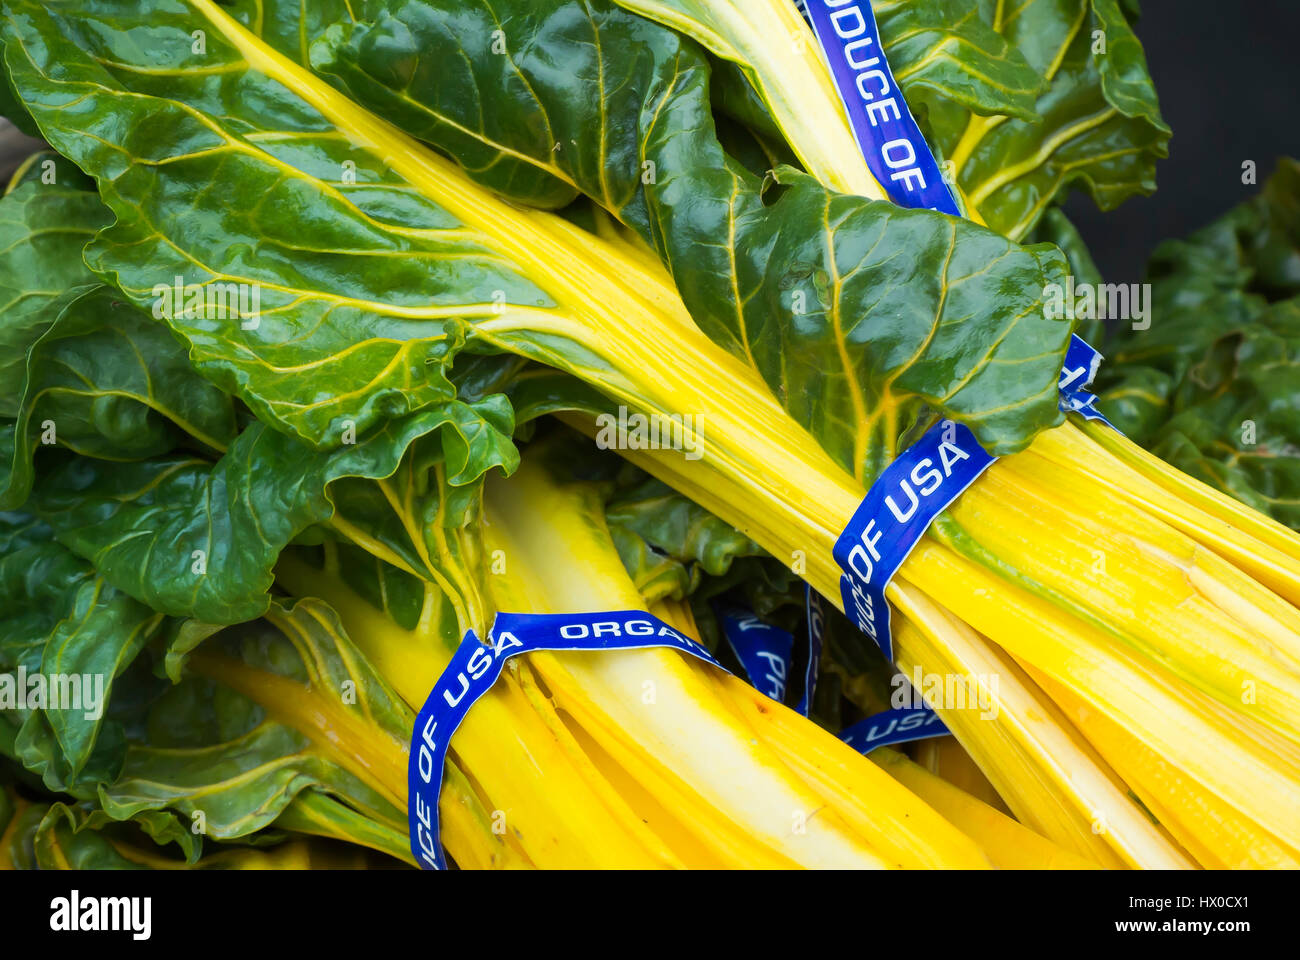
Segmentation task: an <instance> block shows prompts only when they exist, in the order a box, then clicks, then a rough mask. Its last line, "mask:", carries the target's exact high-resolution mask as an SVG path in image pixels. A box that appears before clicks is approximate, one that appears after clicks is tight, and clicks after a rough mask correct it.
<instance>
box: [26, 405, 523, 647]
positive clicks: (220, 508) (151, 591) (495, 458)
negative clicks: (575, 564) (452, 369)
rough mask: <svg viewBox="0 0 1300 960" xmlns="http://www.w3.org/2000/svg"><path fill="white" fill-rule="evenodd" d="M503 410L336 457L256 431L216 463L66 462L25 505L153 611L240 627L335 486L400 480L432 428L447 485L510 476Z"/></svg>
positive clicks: (364, 441)
mask: <svg viewBox="0 0 1300 960" xmlns="http://www.w3.org/2000/svg"><path fill="white" fill-rule="evenodd" d="M499 406H500V405H499V404H498V403H491V402H488V401H484V402H482V403H480V404H479V405H478V406H477V407H471V406H469V405H467V404H463V403H460V402H458V401H453V402H451V403H448V404H445V405H444V408H443V409H440V410H431V411H427V412H425V413H421V414H417V415H415V416H413V417H408V418H406V419H404V420H400V421H392V422H390V423H387V424H385V425H383V426H382V427H380V428H379V429H378V430H376V431H374V432H372V433H371V434H370V435H369V436H367V437H364V438H361V439H359V440H358V441H357V442H356V443H354V444H348V445H345V446H343V447H341V448H339V449H338V450H336V451H332V452H329V451H318V450H313V449H312V448H311V447H309V446H308V445H306V444H305V443H302V442H300V441H295V440H294V439H292V438H290V437H286V436H284V435H283V434H278V433H276V432H275V431H273V430H270V429H268V428H267V427H265V426H263V425H262V424H260V423H255V424H253V425H252V426H249V427H247V428H246V429H245V430H244V431H243V432H242V433H241V434H240V435H239V437H238V438H237V439H236V440H235V442H234V443H233V444H232V445H231V447H230V449H229V450H227V451H226V453H225V454H224V455H222V457H221V459H219V460H218V461H216V462H215V463H213V462H212V461H210V460H208V459H205V458H203V457H200V456H193V455H184V454H172V455H168V456H162V457H155V458H153V459H150V460H144V461H140V462H134V463H112V462H108V461H102V460H96V459H93V458H89V457H79V456H69V457H65V458H64V459H63V461H62V462H61V463H59V464H58V465H57V466H55V467H54V468H53V469H51V470H50V471H49V472H48V474H47V475H46V476H45V477H44V478H43V480H42V483H41V484H40V487H39V489H38V490H37V492H36V494H35V495H34V496H33V497H32V498H31V501H30V502H31V504H32V506H33V509H34V510H35V511H36V512H37V513H38V514H39V515H40V516H41V517H42V519H44V520H45V521H46V522H47V523H49V524H50V526H51V527H52V528H53V529H54V531H55V535H56V536H57V537H58V539H59V541H60V542H61V543H63V544H64V545H65V546H67V547H68V548H69V549H71V550H72V551H73V552H74V553H76V554H78V555H79V556H83V557H85V558H86V559H88V560H90V561H91V562H93V563H94V565H95V569H96V570H97V571H98V572H99V573H100V575H102V576H103V577H104V578H105V579H106V580H107V581H108V582H110V583H113V584H114V585H116V586H117V587H118V588H119V589H121V590H123V591H125V592H126V593H128V594H130V595H131V596H134V597H136V598H137V599H139V600H141V601H142V602H144V603H147V604H148V605H149V606H150V607H151V608H153V609H155V610H158V611H160V612H162V613H166V614H168V615H171V616H178V617H193V618H196V619H198V620H201V621H203V622H205V623H211V624H226V623H239V622H241V621H244V620H250V619H253V618H256V617H259V616H261V615H262V614H263V613H265V612H266V609H267V604H268V603H269V595H268V593H267V590H268V589H269V588H270V586H271V582H272V569H273V567H274V565H275V563H276V561H277V560H278V558H279V556H280V553H281V552H282V551H283V550H284V548H285V547H286V546H288V545H289V543H290V542H291V541H292V540H293V539H294V538H295V537H297V536H298V535H299V534H301V533H302V532H303V531H305V530H307V529H308V528H309V527H311V526H313V525H315V524H321V523H325V522H327V521H329V520H330V519H331V518H332V517H334V516H335V494H334V493H333V492H332V491H331V490H330V485H331V484H333V483H336V482H339V481H345V480H346V479H347V478H368V479H373V480H382V479H384V478H390V477H393V476H394V475H395V474H397V473H398V471H399V467H401V465H402V462H403V457H404V456H405V455H406V453H407V451H408V449H409V448H411V447H412V445H413V444H415V442H416V441H417V440H418V439H419V438H421V437H425V436H426V435H430V434H434V433H435V432H436V433H437V434H438V436H437V437H436V441H437V447H436V449H437V450H438V453H439V455H440V456H441V458H442V460H443V461H444V462H445V464H446V467H445V469H446V473H447V476H448V482H449V483H450V484H452V485H468V484H473V483H474V482H475V481H477V480H478V479H480V478H481V477H482V476H483V474H484V473H485V472H486V471H487V470H489V469H492V468H493V467H497V466H499V467H502V468H503V469H506V470H507V471H508V470H510V469H513V466H514V464H515V463H516V462H517V456H518V455H517V453H516V452H515V450H514V448H513V446H512V445H511V444H510V443H509V439H508V431H507V432H500V431H498V429H497V428H496V427H495V426H494V425H493V421H492V420H489V419H485V418H484V416H482V415H481V413H480V410H481V409H484V408H486V409H487V411H488V415H489V417H493V418H495V419H496V422H497V423H500V422H501V420H500V419H499V418H496V414H497V413H498V410H497V409H494V408H499ZM340 502H342V501H340ZM348 509H349V510H353V511H357V510H364V505H361V506H356V505H350V506H349V507H348Z"/></svg>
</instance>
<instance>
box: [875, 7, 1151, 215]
mask: <svg viewBox="0 0 1300 960" xmlns="http://www.w3.org/2000/svg"><path fill="white" fill-rule="evenodd" d="M940 5H942V6H944V7H947V8H949V11H950V12H949V13H948V14H947V15H946V16H947V17H949V18H951V17H953V16H963V17H965V16H970V15H971V12H970V10H969V8H970V6H971V5H969V4H957V3H952V4H949V3H947V2H946V0H923V2H919V3H911V2H909V3H904V2H899V0H895V2H890V3H884V4H873V6H874V7H875V8H876V9H877V11H878V17H879V20H880V30H881V34H882V39H883V41H884V45H885V52H886V53H887V54H888V55H889V58H890V64H891V66H892V67H893V69H894V72H895V74H896V75H898V77H899V82H900V83H901V84H902V86H903V91H904V93H905V94H906V95H907V97H908V102H909V104H912V106H913V107H914V109H916V108H918V107H919V108H921V109H920V110H919V111H918V112H921V113H922V117H921V118H920V122H921V125H922V130H923V132H924V133H925V134H926V136H927V138H928V140H929V141H930V144H931V146H932V147H934V148H935V150H936V151H937V152H938V153H939V154H940V155H941V156H942V157H946V158H947V159H948V160H949V161H951V163H952V164H953V169H954V171H955V180H956V182H957V184H958V186H960V188H961V190H962V192H963V193H964V194H965V197H966V200H967V202H968V203H969V204H970V205H972V206H974V207H975V208H976V209H977V210H978V211H979V213H980V215H981V217H982V218H983V219H984V222H985V223H987V224H988V225H989V226H990V227H992V228H993V229H994V230H996V231H998V232H999V233H1001V234H1003V235H1004V236H1008V237H1011V238H1013V239H1020V238H1022V237H1024V236H1025V235H1026V234H1027V233H1028V231H1029V230H1030V229H1031V228H1032V227H1033V226H1034V224H1035V223H1037V221H1038V219H1039V218H1040V217H1041V216H1042V214H1043V212H1044V211H1045V210H1046V209H1047V208H1048V206H1049V205H1050V204H1051V203H1052V201H1053V199H1054V198H1057V197H1058V196H1059V195H1060V194H1061V192H1062V191H1063V190H1064V189H1065V188H1066V187H1068V186H1069V185H1070V184H1072V183H1074V182H1078V183H1079V184H1080V185H1082V186H1083V187H1084V188H1085V189H1086V190H1087V191H1088V193H1089V194H1091V196H1092V198H1093V200H1094V201H1095V202H1096V204H1097V205H1098V206H1099V207H1101V209H1103V210H1111V209H1113V208H1115V207H1116V206H1118V205H1119V204H1120V203H1121V202H1123V201H1124V200H1125V199H1127V198H1128V197H1130V196H1132V195H1134V194H1138V193H1151V192H1152V191H1153V190H1155V163H1156V160H1157V159H1159V158H1161V157H1164V156H1166V155H1167V153H1168V142H1169V127H1168V126H1167V125H1166V124H1165V122H1164V120H1163V119H1162V118H1161V116H1160V108H1159V105H1158V103H1157V99H1156V92H1155V87H1154V85H1153V83H1152V82H1151V77H1150V75H1149V74H1148V72H1147V66H1146V57H1145V55H1144V54H1143V52H1142V46H1141V44H1140V43H1139V42H1138V39H1137V36H1136V35H1135V34H1134V32H1133V28H1132V26H1131V25H1130V23H1129V21H1128V19H1126V17H1125V15H1124V12H1123V11H1122V10H1121V8H1120V4H1119V3H1117V2H1116V0H1029V2H1028V3H1023V4H1019V5H1012V4H1008V3H1005V2H1003V0H979V2H978V3H977V4H975V5H974V6H975V7H976V11H977V12H975V14H974V15H975V16H978V18H979V19H980V20H981V21H982V22H983V23H984V24H985V25H987V26H988V27H990V28H991V29H993V30H994V31H996V32H997V33H999V34H1000V35H1001V36H1003V37H1004V38H1005V39H1006V41H1007V43H1008V44H1009V45H1010V47H1011V49H1012V50H1014V51H1017V52H1018V53H1019V55H1020V57H1021V58H1022V59H1023V61H1024V62H1026V63H1027V64H1028V65H1029V66H1030V67H1031V68H1032V69H1033V70H1034V71H1035V72H1036V73H1037V74H1038V75H1039V76H1040V77H1041V87H1042V92H1040V93H1039V94H1038V96H1037V99H1036V100H1035V101H1034V103H1033V106H1032V108H1031V109H1030V111H1029V112H1028V113H1027V114H1024V115H1015V114H1012V113H1010V112H1009V111H1007V110H1006V109H1003V108H998V107H995V106H994V105H993V104H992V103H989V102H984V103H963V102H960V101H959V100H957V99H956V98H955V97H953V96H951V94H948V93H944V92H942V91H937V92H935V91H931V90H930V89H927V88H925V87H923V86H920V85H918V84H915V83H914V82H913V81H912V79H911V74H912V71H913V61H912V59H911V57H910V55H909V52H908V48H907V45H906V43H905V42H904V41H903V38H904V37H905V36H906V35H907V32H908V29H907V24H906V21H905V20H904V19H903V18H904V17H910V16H916V15H917V14H916V13H915V9H916V8H935V7H938V6H940ZM896 18H898V19H896ZM940 18H941V19H943V18H944V15H940Z"/></svg>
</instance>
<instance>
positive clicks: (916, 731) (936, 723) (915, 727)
mask: <svg viewBox="0 0 1300 960" xmlns="http://www.w3.org/2000/svg"><path fill="white" fill-rule="evenodd" d="M949 732H950V731H949V730H948V728H947V727H945V726H944V725H943V721H942V720H940V719H939V715H938V714H937V713H935V712H934V711H933V710H931V709H930V708H929V707H895V708H894V709H892V710H884V711H882V712H880V713H877V714H875V715H873V716H870V717H867V718H866V719H865V720H859V721H858V722H857V723H854V724H851V725H849V726H847V727H845V728H844V729H843V730H841V731H840V739H841V740H843V741H844V742H845V743H847V744H848V745H849V746H850V747H852V748H853V749H854V750H857V751H858V752H859V753H870V752H871V751H872V750H875V749H876V748H877V747H886V746H889V745H890V744H892V743H907V742H908V741H910V740H926V739H929V738H930V737H943V736H948V735H949Z"/></svg>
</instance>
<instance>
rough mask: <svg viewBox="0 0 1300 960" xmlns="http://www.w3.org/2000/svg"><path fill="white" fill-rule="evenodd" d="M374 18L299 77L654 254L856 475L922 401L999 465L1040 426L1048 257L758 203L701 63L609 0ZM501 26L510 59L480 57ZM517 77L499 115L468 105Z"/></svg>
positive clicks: (798, 185)
mask: <svg viewBox="0 0 1300 960" xmlns="http://www.w3.org/2000/svg"><path fill="white" fill-rule="evenodd" d="M381 6H382V7H383V12H382V13H379V12H375V13H374V14H373V18H372V20H371V21H369V22H357V23H349V24H345V25H340V26H337V27H333V28H331V29H330V30H329V31H328V32H327V33H326V35H325V37H324V38H323V39H322V40H321V41H320V42H318V43H317V44H315V45H314V46H313V48H312V62H313V65H314V66H315V67H316V68H317V69H318V70H321V71H323V72H325V73H326V74H327V75H330V76H333V77H335V78H336V79H337V81H338V82H339V83H340V84H342V85H343V88H344V89H346V90H347V91H349V92H350V93H351V95H352V96H353V97H355V98H356V99H358V100H360V101H362V102H365V103H366V104H367V105H368V106H370V107H371V108H372V109H374V110H376V111H378V112H380V113H382V114H383V115H384V116H385V117H387V118H388V119H390V120H392V121H394V122H395V123H397V124H398V125H399V126H402V127H403V128H404V129H406V130H407V131H408V132H410V133H412V134H414V135H415V136H417V137H419V138H421V139H423V140H427V141H428V142H430V143H432V144H434V145H436V146H438V147H439V148H440V149H443V150H446V151H448V152H450V153H451V154H452V155H453V156H455V157H456V158H457V159H459V160H461V161H462V162H463V163H464V165H465V167H466V170H467V172H469V173H470V175H471V176H473V177H475V179H478V180H480V181H481V182H483V183H486V184H488V185H489V186H491V187H493V189H496V190H498V191H501V192H504V193H507V194H509V195H510V196H512V197H515V198H517V199H521V200H525V201H528V202H532V203H543V202H546V198H545V196H543V195H542V192H539V190H537V189H534V188H533V186H532V185H531V181H529V183H526V184H524V185H523V186H520V182H519V173H518V171H519V169H520V168H523V167H528V166H530V165H531V167H532V168H533V169H536V170H541V171H543V172H544V173H546V174H548V175H549V176H551V177H552V178H554V179H559V180H563V181H567V182H569V183H572V184H574V185H575V186H577V187H578V188H580V189H581V190H582V191H583V192H584V193H586V194H588V195H589V196H591V197H593V198H595V199H596V200H597V201H598V202H600V203H601V204H602V205H603V206H605V207H606V208H607V209H608V210H610V211H611V212H612V213H614V214H615V215H616V216H617V217H618V218H619V219H620V220H621V221H622V222H623V223H624V224H626V225H628V226H629V227H631V228H632V229H634V230H636V231H637V232H638V233H639V234H640V235H641V236H642V238H643V239H644V240H645V241H646V242H648V243H650V244H652V245H654V246H655V247H656V248H657V249H658V250H659V252H660V254H661V256H662V258H663V259H664V261H665V263H666V264H667V265H668V267H669V269H670V270H671V272H672V274H673V278H674V280H675V281H676V284H677V287H678V289H679V291H680V292H681V294H682V297H683V299H684V300H685V302H686V305H687V307H688V308H689V309H690V311H691V314H692V316H694V318H695V319H696V321H697V322H698V323H699V324H700V326H701V327H702V328H703V329H704V331H705V332H706V333H708V334H709V336H710V337H712V338H713V339H714V340H715V341H717V342H719V343H721V344H723V345H724V346H726V347H727V348H728V349H730V350H732V351H733V352H735V353H737V354H739V355H741V356H743V357H744V358H746V359H747V360H749V361H750V362H751V363H752V364H753V365H754V366H755V367H756V368H757V369H758V370H759V371H760V372H761V373H762V374H763V376H764V378H765V379H766V380H767V382H768V383H769V385H770V386H771V387H772V389H773V391H774V392H775V393H776V395H777V396H778V398H779V399H781V400H782V402H784V403H785V404H786V405H787V407H788V409H790V411H791V413H792V414H793V415H794V416H795V417H796V419H798V420H800V422H802V423H804V424H805V425H808V426H809V427H810V428H811V429H813V430H814V432H815V433H817V435H818V436H819V437H820V438H821V439H822V440H823V442H824V443H825V444H826V445H827V446H828V448H830V450H831V452H832V453H833V454H835V455H836V456H837V458H839V459H840V460H841V461H842V462H844V463H845V464H846V465H849V466H851V467H852V468H853V469H854V470H855V471H857V472H858V473H859V474H862V475H869V474H871V473H873V472H874V471H875V469H877V468H878V466H879V464H880V463H881V462H884V461H887V460H888V459H890V458H892V456H893V454H894V452H895V444H896V442H897V438H898V435H899V434H900V433H901V432H902V431H903V430H904V429H906V428H907V427H909V426H911V424H912V423H913V421H915V419H916V418H917V417H918V416H919V415H920V414H921V411H922V408H923V406H925V405H929V406H932V407H935V408H938V409H941V410H942V411H943V412H944V413H945V414H947V415H950V416H953V417H954V418H956V419H959V420H962V421H963V422H966V423H968V424H969V425H970V426H971V427H972V429H974V430H975V431H976V433H977V435H978V436H979V437H980V439H981V441H982V442H983V443H985V445H986V446H988V447H989V448H990V449H993V450H997V451H999V452H1006V451H1009V450H1012V449H1016V448H1018V447H1019V446H1021V445H1023V443H1024V442H1025V440H1026V439H1027V438H1028V437H1029V436H1030V435H1032V433H1033V432H1035V431H1036V430H1037V429H1039V428H1041V427H1043V426H1046V425H1048V424H1051V423H1054V422H1056V420H1057V416H1058V414H1057V411H1056V408H1055V402H1056V401H1055V379H1056V373H1057V372H1058V371H1059V366H1060V359H1061V353H1062V352H1063V349H1064V344H1065V341H1066V339H1067V334H1068V330H1067V327H1066V325H1065V324H1063V323H1059V322H1057V321H1051V320H1047V319H1046V318H1045V316H1044V311H1043V309H1042V291H1043V287H1044V286H1045V285H1046V284H1047V283H1050V282H1056V281H1057V280H1059V279H1061V278H1062V276H1063V275H1062V262H1061V260H1060V259H1059V257H1058V256H1057V255H1056V254H1055V253H1054V252H1051V251H1047V250H1026V249H1022V248H1020V247H1017V246H1015V245H1014V244H1011V243H1008V242H1007V241H1006V240H1005V239H1003V238H1001V237H998V236H996V235H995V234H993V233H991V232H989V231H987V230H984V229H982V228H980V227H978V226H975V225H973V224H970V223H958V222H955V221H953V220H951V219H950V218H947V217H943V216H941V215H937V214H934V213H931V212H929V211H906V210H900V209H897V208H895V207H892V206H891V205H889V204H883V203H873V202H870V201H867V200H864V199H862V198H858V197H850V196H843V195H837V194H833V193H831V192H829V191H827V190H825V189H824V188H822V187H821V186H819V185H818V184H817V183H816V182H815V181H813V180H812V179H811V178H809V177H807V176H804V175H801V174H799V173H797V172H795V171H793V170H790V169H789V168H785V169H783V170H781V171H779V172H778V177H777V180H778V181H779V182H778V184H776V185H772V184H769V185H768V186H770V187H772V188H771V189H768V190H767V191H766V193H765V191H764V184H763V183H762V182H761V181H760V180H759V179H758V178H756V177H754V176H753V175H751V174H750V173H749V172H748V171H746V170H745V169H743V168H742V167H741V165H739V164H738V163H736V162H735V161H734V160H733V159H731V158H729V157H728V156H727V155H726V154H725V153H724V152H723V150H722V148H721V146H720V145H719V143H718V141H717V138H716V136H715V133H714V125H713V121H712V115H711V112H710V96H709V68H708V60H707V57H705V55H704V53H703V51H701V50H700V49H699V48H698V47H696V46H695V45H694V44H692V43H691V42H690V41H689V40H687V39H685V38H683V37H681V36H680V35H678V34H676V33H674V32H673V31H670V30H667V29H664V28H663V27H660V26H658V25H656V24H654V23H651V22H649V21H647V20H644V19H641V18H638V17H634V16H630V15H628V14H626V13H624V12H623V11H621V10H618V9H616V8H614V7H612V6H610V5H607V4H601V3H595V2H591V3H576V2H572V0H549V2H545V3H530V4H527V5H524V4H522V3H521V4H516V5H511V4H508V3H507V4H505V5H504V6H503V5H502V4H500V3H497V4H492V5H487V4H478V3H474V4H466V5H461V6H458V7H456V8H455V9H454V10H447V9H444V8H440V7H436V6H434V5H431V4H428V3H424V2H418V0H393V2H389V3H386V4H382V5H381ZM376 9H377V8H376ZM507 13H508V14H509V15H508V16H506V14H507ZM498 18H499V19H500V20H501V22H502V23H503V24H504V25H505V26H504V27H503V28H502V29H504V31H505V34H506V38H507V45H508V48H509V50H510V51H511V52H510V54H509V56H501V55H497V54H493V53H492V51H491V46H490V39H489V37H490V35H491V33H492V30H493V29H494V28H495V25H496V23H497V20H498ZM560 63H562V64H563V65H564V68H563V70H562V71H561V70H557V69H556V68H555V65H556V64H560ZM615 63H617V64H619V65H620V69H619V70H618V71H616V72H615V71H607V70H606V69H605V65H606V64H615ZM525 81H526V95H524V97H523V98H522V99H521V97H512V98H509V100H508V101H507V106H508V111H507V115H499V114H495V113H493V114H487V113H482V112H481V111H480V110H479V109H478V108H477V104H478V103H480V102H482V101H483V100H484V99H486V98H487V97H489V96H497V97H499V93H498V91H500V90H501V89H503V88H511V89H514V88H515V87H517V86H518V85H519V84H520V83H522V82H525ZM468 91H474V94H473V96H470V94H469V93H468ZM523 116H527V117H531V118H533V119H532V121H531V123H532V126H529V124H528V123H525V122H523V120H522V117H523ZM539 126H540V127H544V130H538V129H537V128H538V127H539ZM592 130H596V131H599V132H600V135H599V136H592V135H591V133H590V132H589V131H592ZM507 137H509V138H510V139H509V140H508V142H503V141H505V139H506V138H507ZM582 137H585V138H582ZM570 141H572V143H570ZM556 142H559V143H560V144H561V148H560V149H558V150H555V149H553V146H554V143H556ZM503 154H504V155H505V156H504V159H501V161H500V162H497V160H496V159H495V158H499V157H501V156H502V155H503ZM647 171H653V172H654V176H653V177H649V176H647V175H646V174H647ZM647 180H650V181H652V182H646V181H647Z"/></svg>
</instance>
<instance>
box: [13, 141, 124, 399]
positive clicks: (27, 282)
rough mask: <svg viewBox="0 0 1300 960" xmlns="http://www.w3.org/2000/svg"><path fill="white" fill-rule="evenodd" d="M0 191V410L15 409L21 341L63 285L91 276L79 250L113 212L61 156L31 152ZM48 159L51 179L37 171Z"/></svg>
mask: <svg viewBox="0 0 1300 960" xmlns="http://www.w3.org/2000/svg"><path fill="white" fill-rule="evenodd" d="M32 159H33V161H39V162H34V163H29V164H28V165H27V166H26V167H24V168H20V169H19V171H18V173H17V174H16V175H15V183H16V185H15V186H13V187H12V188H11V189H10V190H9V192H8V193H6V194H5V196H4V197H3V198H0V416H3V417H15V416H17V415H18V407H19V397H20V395H21V389H22V382H23V375H24V373H25V370H24V357H25V356H26V353H27V348H28V347H29V346H31V344H32V343H33V342H34V341H35V340H36V339H37V338H38V337H39V336H40V335H41V333H43V332H44V331H45V330H46V329H48V328H49V326H50V325H51V324H52V323H53V322H54V319H55V317H56V316H57V314H58V311H59V308H60V307H59V301H60V298H61V297H63V296H64V295H65V294H66V293H67V292H68V291H69V290H71V289H73V288H77V287H81V286H83V285H85V284H90V283H93V282H94V280H95V278H94V276H93V274H91V272H90V270H89V269H87V267H86V265H85V264H84V263H83V262H82V259H81V251H82V248H84V247H85V246H86V244H87V243H89V242H90V241H91V239H92V238H93V237H94V235H95V233H96V231H98V230H99V229H100V228H101V227H104V226H105V225H107V224H108V223H109V221H110V220H111V219H112V214H110V213H109V211H108V209H107V208H105V207H104V205H103V204H102V203H100V202H99V197H98V196H96V195H95V193H94V192H93V189H91V190H88V189H87V184H86V183H85V180H84V177H81V175H80V173H76V174H75V175H74V174H73V173H72V171H75V170H76V168H75V167H73V166H72V165H71V164H70V163H68V162H67V161H66V160H62V159H58V160H55V159H54V157H53V155H41V154H37V155H36V156H35V157H33V158H32ZM46 160H49V161H51V162H52V164H53V166H52V167H50V168H48V169H49V170H51V171H52V175H53V177H54V182H52V183H45V182H42V179H41V172H42V171H41V163H43V162H44V161H46Z"/></svg>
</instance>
